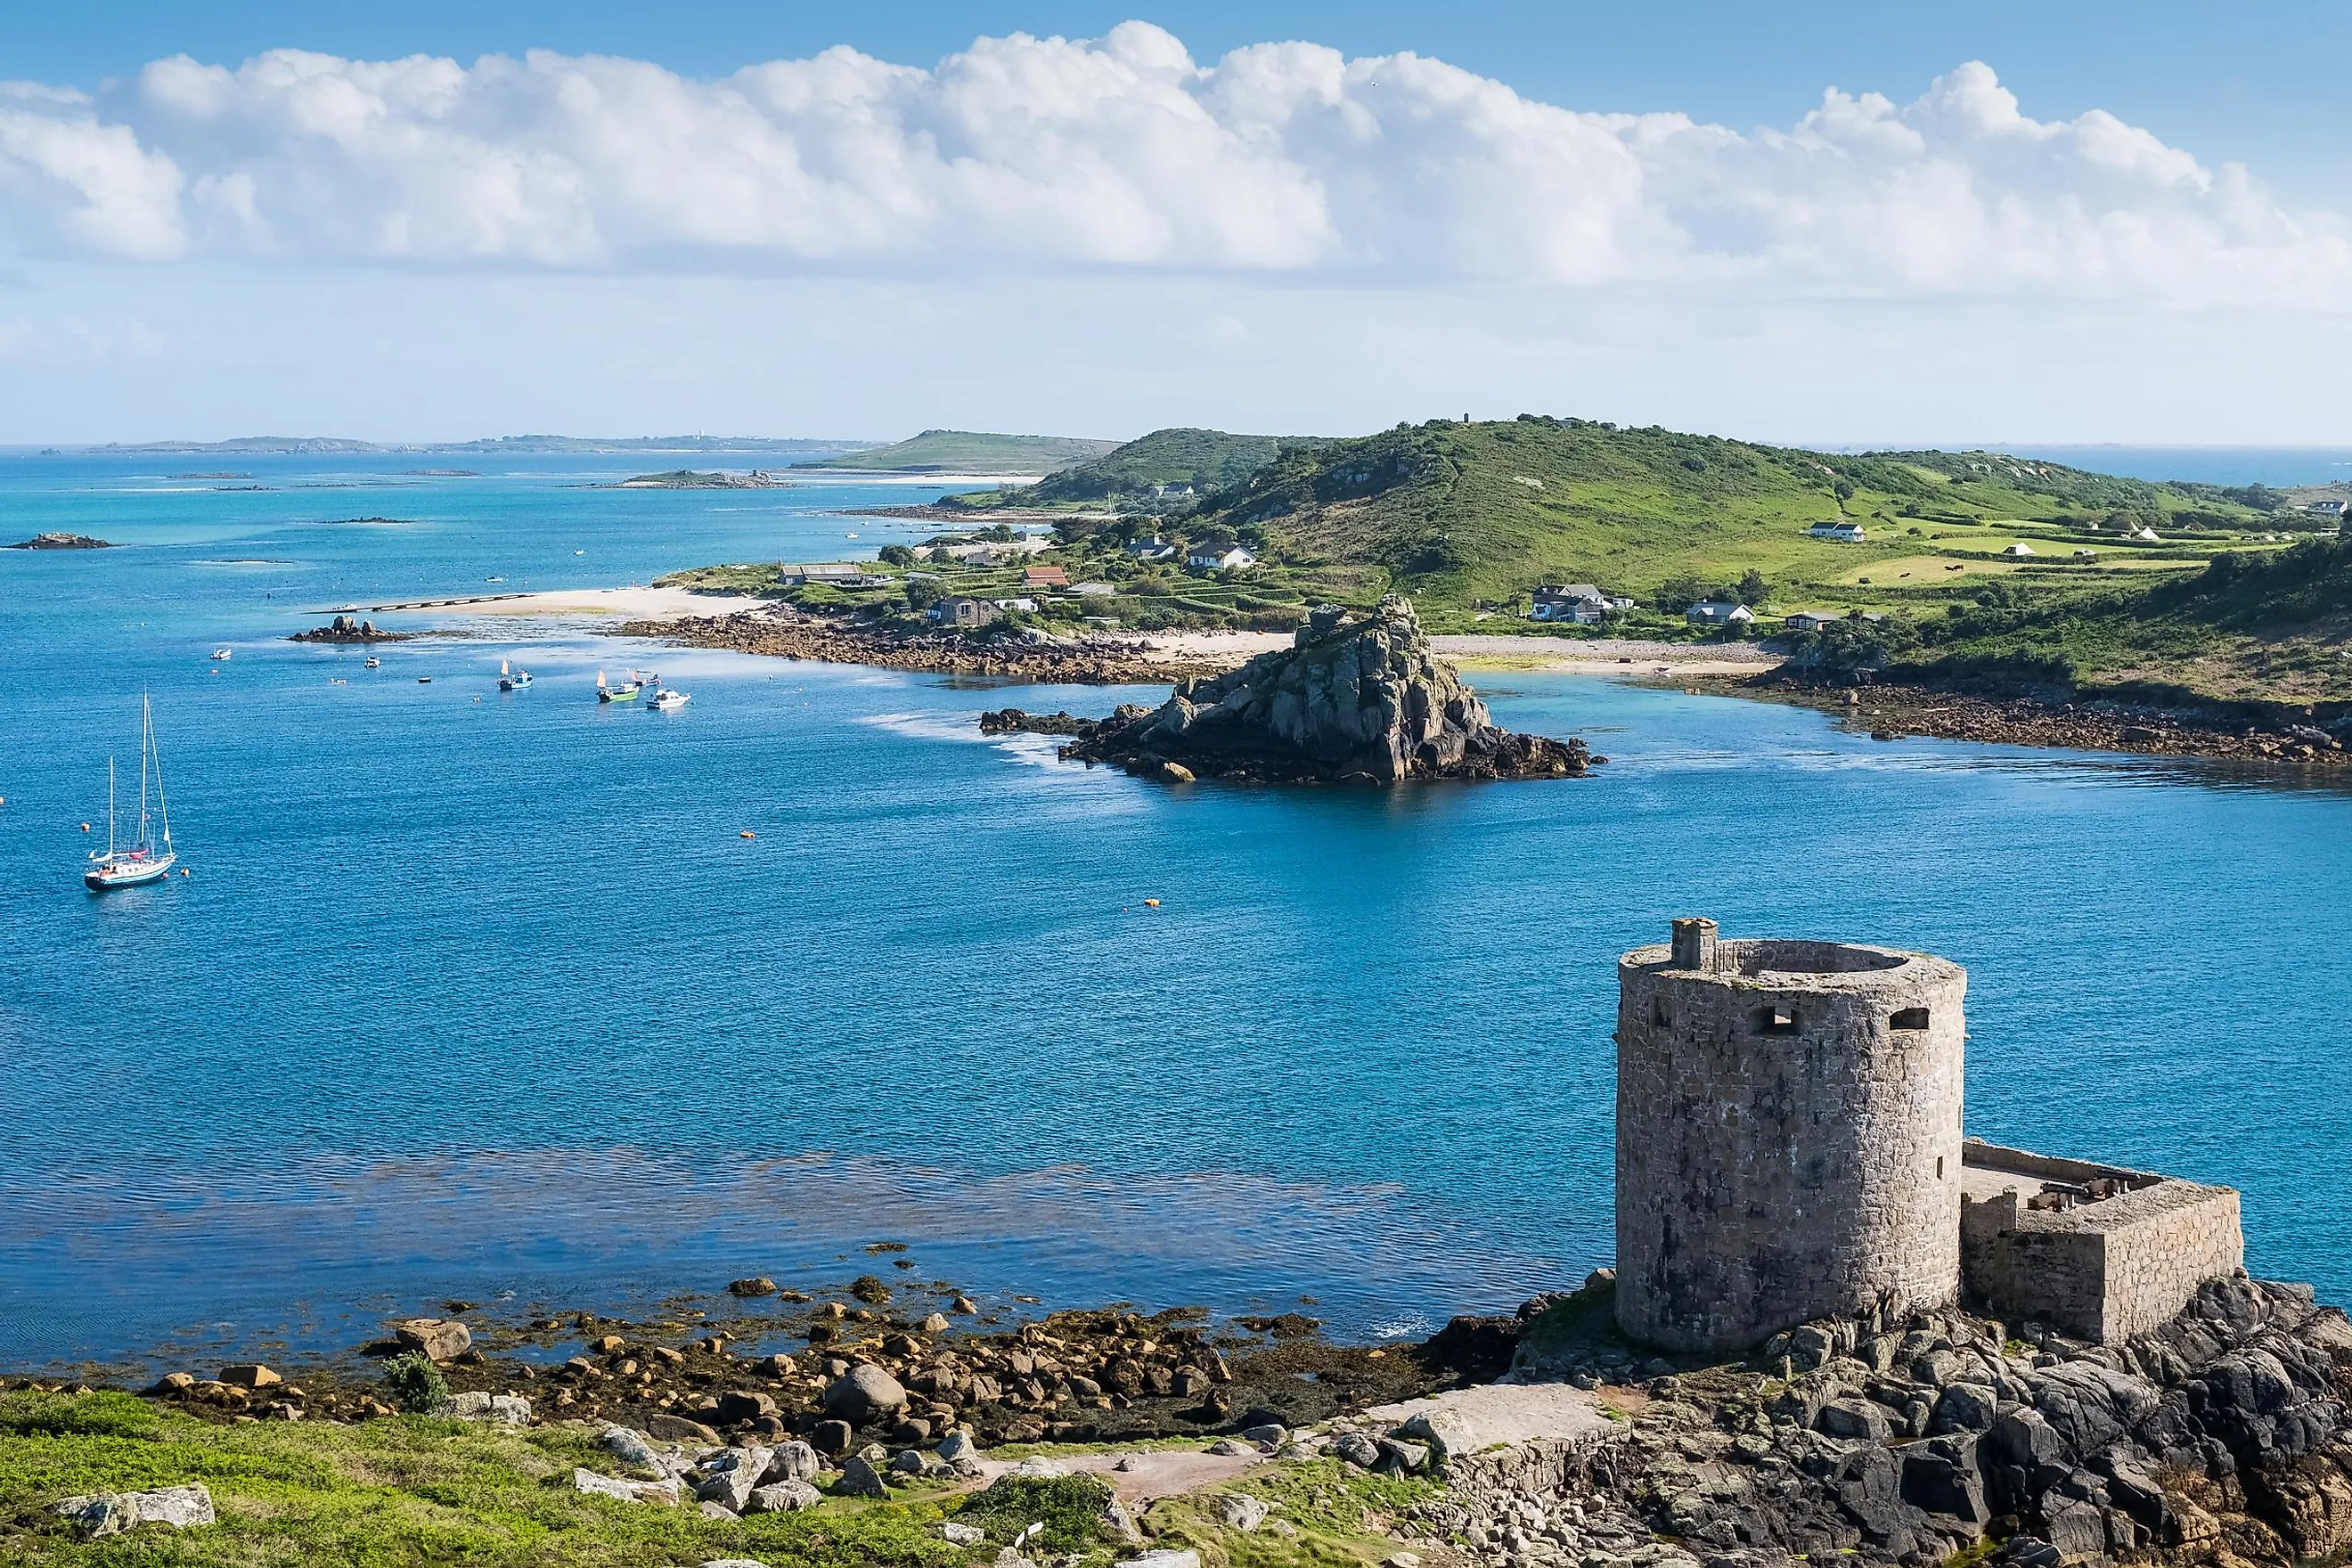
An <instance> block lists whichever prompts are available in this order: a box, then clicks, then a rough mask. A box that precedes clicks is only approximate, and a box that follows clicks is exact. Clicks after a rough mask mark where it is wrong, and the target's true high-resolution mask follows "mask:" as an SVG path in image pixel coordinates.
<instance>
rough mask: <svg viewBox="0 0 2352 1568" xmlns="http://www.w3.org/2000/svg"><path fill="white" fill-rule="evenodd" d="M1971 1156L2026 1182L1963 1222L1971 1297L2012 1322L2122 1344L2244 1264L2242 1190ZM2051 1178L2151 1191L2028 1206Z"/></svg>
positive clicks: (1969, 1212) (2033, 1157)
mask: <svg viewBox="0 0 2352 1568" xmlns="http://www.w3.org/2000/svg"><path fill="white" fill-rule="evenodd" d="M1969 1158H1970V1162H1971V1164H1972V1165H1991V1166H1993V1167H1994V1168H1997V1169H1999V1170H2000V1171H2002V1172H2004V1173H2006V1172H2016V1173H2019V1175H2020V1178H2021V1180H2020V1183H2019V1185H2018V1188H2017V1189H2015V1190H2011V1191H2010V1192H2006V1193H2003V1194H2000V1196H1998V1197H1993V1198H1989V1199H1984V1200H1981V1201H1972V1202H1966V1203H1964V1204H1963V1205H1962V1207H1961V1216H1960V1238H1961V1268H1962V1273H1963V1276H1964V1279H1965V1283H1966V1287H1967V1292H1968V1296H1969V1300H1971V1301H1973V1302H1976V1303H1978V1304H1979V1305H1981V1306H1982V1307H1983V1309H1984V1310H1987V1311H1990V1312H1992V1313H1994V1314H1996V1315H1997V1316H2000V1317H2003V1318H2006V1319H2008V1320H2009V1321H2011V1322H2013V1323H2015V1322H2024V1321H2036V1322H2041V1323H2045V1324H2047V1325H2049V1326H2050V1327H2052V1328H2053V1329H2056V1330H2058V1331H2060V1332H2062V1333H2066V1334H2071V1335H2074V1336H2075V1337H2077V1338H2081V1339H2086V1340H2092V1341H2095V1342H2099V1343H2102V1344H2116V1343H2119V1342H2122V1341H2124V1340H2127V1339H2129V1338H2131V1337H2132V1336H2133V1335H2134V1334H2138V1333H2144V1332H2147V1331H2149V1330H2152V1329H2156V1328H2158V1327H2161V1326H2162V1325H2163V1324H2165V1323H2168V1322H2170V1321H2172V1320H2173V1319H2174V1318H2175V1317H2177V1316H2179V1313H2180V1310H2181V1309H2182V1308H2183V1307H2185V1306H2187V1305H2188V1303H2189V1300H2190V1298H2192V1297H2194V1296H2195V1295H2196V1294H2197V1289H2198V1287H2199V1286H2200V1285H2202V1284H2204V1283H2205V1282H2206V1281H2208V1280H2210V1279H2230V1278H2231V1277H2232V1276H2233V1275H2235V1274H2237V1273H2239V1272H2240V1271H2241V1270H2242V1268H2244V1265H2245V1253H2246V1246H2245V1237H2244V1234H2243V1231H2242V1228H2241V1226H2240V1216H2239V1205H2238V1194H2236V1193H2235V1192H2234V1191H2232V1190H2231V1189H2230V1188H2228V1187H2209V1186H2202V1185H2200V1184H2197V1183H2195V1182H2183V1181H2177V1180H2174V1179H2172V1178H2170V1177H2161V1176H2157V1175H2154V1174H2152V1173H2148V1172H2143V1171H2126V1170H2122V1169H2120V1168H2118V1167H2114V1166H2105V1165H2091V1164H2086V1163H2082V1162H2079V1161H2064V1160H2053V1159H2051V1158H2049V1157H2047V1156H2044V1155H2037V1154H2029V1153H2026V1152H2022V1151H2020V1150H2013V1149H1994V1148H1990V1146H1987V1145H1981V1144H1975V1143H1972V1144H1971V1145H1970V1146H1969ZM2045 1176H2046V1177H2048V1178H2050V1179H2053V1180H2056V1181H2062V1182H2075V1183H2080V1182H2083V1181H2085V1180H2088V1179H2092V1178H2095V1177H2099V1176H2110V1177H2124V1178H2126V1179H2129V1180H2131V1181H2133V1182H2135V1183H2137V1184H2140V1185H2137V1187H2136V1189H2135V1190H2133V1191H2130V1192H2126V1193H2121V1194H2117V1195H2116V1196H2114V1197H2110V1198H2104V1199H2101V1200H2099V1201H2098V1202H2095V1203H2083V1204H2077V1205H2075V1206H2074V1207H2073V1208H2069V1209H2063V1210H2055V1211H2049V1210H2034V1209H2029V1208H2027V1207H2026V1206H2025V1204H2024V1200H2025V1198H2026V1197H2028V1196H2030V1195H2031V1194H2032V1191H2034V1190H2038V1186H2037V1184H2036V1181H2035V1178H2036V1177H2045Z"/></svg>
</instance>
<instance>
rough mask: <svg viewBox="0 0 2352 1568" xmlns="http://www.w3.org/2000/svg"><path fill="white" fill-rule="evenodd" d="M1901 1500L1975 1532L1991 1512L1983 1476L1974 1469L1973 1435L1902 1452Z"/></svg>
mask: <svg viewBox="0 0 2352 1568" xmlns="http://www.w3.org/2000/svg"><path fill="white" fill-rule="evenodd" d="M1903 1500H1904V1501H1905V1502H1907V1503H1909V1504H1910V1505H1911V1506H1912V1507H1914V1508H1917V1509H1923V1510H1926V1511H1927V1512H1928V1513H1935V1514H1942V1515H1945V1516H1946V1517H1948V1518H1950V1519H1953V1520H1956V1521H1958V1522H1959V1523H1960V1524H1961V1525H1963V1526H1965V1527H1966V1531H1967V1533H1969V1534H1970V1535H1974V1534H1975V1533H1977V1532H1978V1531H1981V1530H1982V1529H1983V1528H1984V1526H1985V1524H1986V1522H1987V1521H1989V1520H1990V1519H1991V1517H1992V1514H1991V1512H1990V1510H1988V1509H1987V1507H1986V1506H1985V1484H1984V1476H1983V1474H1982V1473H1981V1472H1980V1471H1979V1469H1978V1468H1977V1444H1976V1439H1975V1438H1973V1437H1940V1438H1936V1439H1933V1440H1931V1441H1929V1442H1926V1443H1921V1444H1919V1445H1917V1446H1916V1447H1910V1448H1906V1450H1905V1451H1904V1454H1903Z"/></svg>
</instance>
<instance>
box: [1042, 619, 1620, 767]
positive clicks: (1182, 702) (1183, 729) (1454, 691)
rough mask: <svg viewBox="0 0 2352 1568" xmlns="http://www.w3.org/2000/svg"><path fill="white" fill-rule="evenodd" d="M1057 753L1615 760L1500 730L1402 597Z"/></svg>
mask: <svg viewBox="0 0 2352 1568" xmlns="http://www.w3.org/2000/svg"><path fill="white" fill-rule="evenodd" d="M998 717H999V718H1000V719H1001V718H1002V715H999V716H998ZM1020 727H1029V726H1020ZM1062 754H1063V755H1064V756H1065V757H1068V758H1071V759H1073V760H1075V761H1079V762H1089V763H1117V764H1119V765H1121V766H1125V767H1127V768H1128V769H1129V772H1152V771H1158V772H1159V773H1161V774H1162V775H1163V776H1168V777H1171V778H1181V777H1194V776H1200V775H1203V774H1210V775H1216V776H1220V777H1229V778H1232V777H1239V778H1255V779H1268V780H1275V781H1283V782H1306V781H1317V780H1320V781H1329V782H1334V783H1362V784H1399V783H1402V782H1404V781H1406V780H1412V779H1505V778H1574V777H1580V776H1581V775H1582V774H1584V773H1586V772H1587V771H1589V770H1590V768H1591V765H1592V764H1593V763H1596V762H1605V761H1606V760H1607V759H1606V758H1597V757H1594V756H1593V755H1592V754H1591V750H1590V749H1589V748H1588V747H1587V746H1586V745H1585V744H1584V742H1581V741H1576V740H1571V741H1567V742H1560V741H1552V740H1547V739H1545V738H1544V737H1542V736H1539V735H1517V734H1513V733H1511V732H1510V731H1507V730H1503V729H1500V728H1498V727H1496V724H1495V722H1494V721H1493V720H1492V719H1490V718H1489V717H1488V716H1487V712H1486V704H1485V703H1483V702H1481V701H1479V700H1478V699H1477V698H1476V697H1475V695H1473V694H1472V692H1471V690H1470V689H1469V688H1468V687H1466V686H1465V685H1463V684H1462V679H1461V677H1460V676H1459V675H1457V674H1455V673H1454V669H1453V668H1452V667H1451V666H1450V665H1448V664H1446V663H1445V662H1444V661H1443V660H1442V659H1440V658H1437V656H1436V655H1435V654H1434V653H1433V652H1432V651H1431V649H1430V646H1429V638H1428V637H1427V636H1426V635H1424V634H1423V631H1422V629H1421V622H1420V620H1419V619H1418V618H1417V617H1416V616H1414V615H1413V613H1412V603H1411V602H1410V601H1408V600H1406V599H1403V598H1401V597H1399V596H1397V595H1389V596H1388V597H1387V598H1385V599H1382V600H1381V603H1380V605H1379V606H1378V607H1377V608H1375V609H1373V610H1371V611H1370V613H1368V614H1365V615H1361V616H1351V615H1350V614H1349V612H1347V611H1346V610H1343V609H1340V608H1338V607H1336V606H1325V607H1323V608H1320V609H1318V610H1316V611H1315V612H1314V613H1313V614H1312V615H1310V616H1308V617H1307V625H1305V626H1302V627H1300V628H1299V630H1298V634H1297V639H1296V641H1295V642H1294V643H1293V645H1292V646H1291V647H1287V648H1280V649H1276V651H1274V652H1272V653H1265V654H1260V655H1259V656H1258V657H1257V658H1254V659H1251V660H1250V661H1249V662H1248V663H1247V664H1244V665H1243V666H1242V667H1241V668H1239V669H1236V670H1233V671H1230V672H1228V673H1226V674H1224V675H1220V676H1217V677H1215V678H1213V679H1205V680H1191V681H1186V682H1184V683H1182V684H1181V685H1179V686H1178V688H1177V689H1176V692H1175V694H1174V695H1173V696H1171V697H1170V698H1169V700H1167V701H1166V702H1164V703H1162V704H1161V705H1160V707H1158V708H1156V709H1153V710H1150V711H1148V712H1147V711H1139V710H1135V709H1133V708H1121V709H1120V710H1118V712H1116V713H1114V714H1112V715H1111V717H1110V718H1108V719H1107V720H1104V721H1102V722H1101V723H1100V724H1098V725H1097V726H1096V727H1095V728H1094V730H1093V732H1092V733H1089V734H1085V735H1082V736H1080V737H1079V738H1078V739H1077V740H1076V742H1073V743H1072V744H1071V745H1069V746H1067V747H1065V748H1064V749H1063V752H1062Z"/></svg>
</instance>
